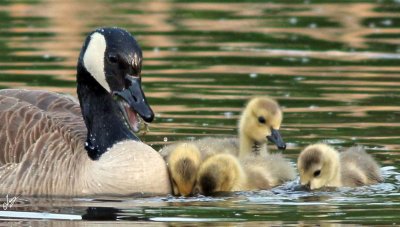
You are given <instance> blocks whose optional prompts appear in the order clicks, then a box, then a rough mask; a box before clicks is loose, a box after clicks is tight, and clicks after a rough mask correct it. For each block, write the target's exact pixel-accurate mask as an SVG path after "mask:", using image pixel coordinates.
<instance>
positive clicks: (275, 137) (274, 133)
mask: <svg viewBox="0 0 400 227" xmlns="http://www.w3.org/2000/svg"><path fill="white" fill-rule="evenodd" d="M267 139H268V141H270V142H271V143H274V144H275V145H276V146H277V147H278V149H279V150H285V149H286V144H285V142H283V139H282V137H281V134H279V131H278V130H275V129H273V128H271V135H270V136H267Z"/></svg>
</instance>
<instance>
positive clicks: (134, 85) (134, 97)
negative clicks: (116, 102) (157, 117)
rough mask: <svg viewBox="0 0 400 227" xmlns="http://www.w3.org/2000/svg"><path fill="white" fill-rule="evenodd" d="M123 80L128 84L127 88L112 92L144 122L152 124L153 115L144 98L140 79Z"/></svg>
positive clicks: (128, 78) (128, 77) (129, 77)
mask: <svg viewBox="0 0 400 227" xmlns="http://www.w3.org/2000/svg"><path fill="white" fill-rule="evenodd" d="M125 79H126V80H127V81H128V84H130V85H129V87H128V88H126V89H123V90H122V91H114V95H117V96H119V97H121V98H122V99H123V100H124V101H125V102H126V103H127V104H128V106H129V107H130V109H132V110H133V111H134V112H136V113H137V114H139V116H140V117H141V118H142V119H143V120H144V121H145V122H152V121H153V119H154V113H153V110H152V109H151V108H150V105H149V104H148V103H147V100H146V97H145V96H144V93H143V90H142V82H141V79H140V77H132V76H126V77H125Z"/></svg>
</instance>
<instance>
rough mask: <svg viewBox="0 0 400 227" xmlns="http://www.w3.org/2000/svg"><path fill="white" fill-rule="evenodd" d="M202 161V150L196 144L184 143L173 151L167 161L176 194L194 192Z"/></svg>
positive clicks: (184, 194) (185, 194)
mask: <svg viewBox="0 0 400 227" xmlns="http://www.w3.org/2000/svg"><path fill="white" fill-rule="evenodd" d="M200 162H201V155H200V151H199V149H198V148H197V146H195V145H194V144H190V143H182V144H179V145H177V147H176V148H175V149H174V150H173V151H171V153H170V155H169V156H168V159H167V163H168V169H169V172H170V176H171V181H172V188H173V192H174V195H183V196H188V195H190V194H191V193H192V191H193V187H194V185H195V184H196V177H197V171H198V169H199V166H200Z"/></svg>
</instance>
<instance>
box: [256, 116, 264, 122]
mask: <svg viewBox="0 0 400 227" xmlns="http://www.w3.org/2000/svg"><path fill="white" fill-rule="evenodd" d="M258 122H260V123H261V124H265V118H264V117H263V116H260V117H258Z"/></svg>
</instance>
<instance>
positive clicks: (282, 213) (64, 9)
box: [0, 0, 400, 226]
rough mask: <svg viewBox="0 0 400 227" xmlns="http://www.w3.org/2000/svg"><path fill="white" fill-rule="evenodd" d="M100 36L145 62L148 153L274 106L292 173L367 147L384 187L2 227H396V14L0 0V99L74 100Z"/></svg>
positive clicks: (286, 193)
mask: <svg viewBox="0 0 400 227" xmlns="http://www.w3.org/2000/svg"><path fill="white" fill-rule="evenodd" d="M100 26H119V27H123V28H126V29H127V30H129V31H130V32H131V33H133V34H134V35H135V36H136V38H137V39H138V41H139V43H140V45H141V46H142V48H143V51H144V63H143V64H144V68H143V82H144V89H145V92H146V95H147V97H148V99H149V103H150V104H151V105H152V107H153V109H154V111H155V112H156V113H157V114H156V120H155V122H154V123H153V124H151V126H150V132H148V133H147V134H146V135H145V136H143V137H142V139H143V140H144V141H145V142H146V143H148V144H151V145H152V146H153V147H154V148H155V149H159V148H161V147H162V146H163V145H164V144H167V143H171V142H174V141H177V140H186V139H197V138H202V137H204V136H210V135H211V136H218V137H230V136H235V135H236V133H237V131H236V124H237V119H238V116H239V114H240V111H241V109H242V107H243V106H244V104H245V102H246V100H247V99H248V98H250V97H252V96H254V95H269V96H272V97H274V98H276V99H277V100H278V101H279V102H280V104H281V105H282V106H283V107H284V122H283V126H282V135H283V138H284V139H285V141H286V142H287V143H288V149H287V150H286V151H285V152H284V154H285V155H286V157H288V158H289V159H290V160H291V161H293V163H295V160H296V158H297V155H298V154H299V152H300V151H301V149H302V148H304V147H305V146H306V145H308V144H310V143H315V142H321V141H324V142H327V143H329V144H331V145H333V146H335V147H337V148H338V149H340V148H343V147H348V146H352V145H363V146H365V148H366V149H367V151H368V152H369V153H370V154H372V155H373V156H374V158H376V159H377V160H378V161H379V163H380V164H381V166H382V171H383V174H384V176H385V182H384V183H381V184H378V185H374V186H368V187H361V188H356V189H349V188H343V189H338V190H333V191H317V192H303V191H295V190H293V189H292V188H293V185H295V184H296V182H289V183H288V184H286V185H283V186H281V187H278V188H275V189H273V190H270V191H260V192H246V193H234V194H227V195H221V196H217V197H192V198H180V197H172V196H168V197H152V198H75V199H51V200H50V199H39V198H18V199H17V201H16V203H15V204H14V206H13V207H12V208H10V209H9V211H30V212H45V215H44V216H40V215H39V216H36V219H26V218H18V217H16V216H14V218H11V216H13V214H10V215H9V216H7V215H6V217H0V218H1V220H3V221H6V222H7V224H21V223H22V224H26V225H39V224H43V222H47V221H49V219H46V218H49V216H46V214H48V213H59V214H60V213H61V214H69V215H72V216H73V218H72V219H82V220H80V221H79V220H77V221H74V222H73V223H71V222H68V221H65V220H63V219H65V217H61V216H60V217H55V219H54V220H51V222H52V224H54V225H60V226H64V225H65V226H70V225H71V224H75V225H78V226H79V225H102V224H115V223H116V221H118V223H119V224H127V225H128V224H138V225H144V224H149V225H169V224H172V225H178V226H179V225H185V226H187V225H194V224H199V223H204V225H210V223H211V224H212V225H221V226H225V225H238V224H239V225H258V224H264V225H265V224H268V225H283V224H284V225H298V224H300V225H308V224H312V225H314V224H318V225H337V224H373V225H399V224H400V1H398V0H393V1H386V0H377V1H358V0H351V1H329V0H327V1H323V0H302V1H288V0H282V1H246V0H243V1H229V0H228V1H222V0H219V1H207V0H204V1H187V0H176V1H151V2H150V1H127V0H119V1H111V0H102V1H93V0H88V1H78V0H71V1H54V0H16V1H11V0H3V1H1V2H0V88H28V89H45V90H51V91H57V92H63V93H69V94H72V95H75V89H76V88H75V65H76V62H77V56H78V54H79V50H80V47H81V45H82V42H83V39H84V37H85V36H86V34H87V33H88V32H89V31H91V30H93V29H94V28H96V27H100ZM270 149H271V150H275V148H274V147H273V146H271V147H270ZM5 199H6V198H3V199H2V201H3V202H4V201H5ZM41 218H45V219H41ZM70 218H71V217H68V218H66V219H70Z"/></svg>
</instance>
